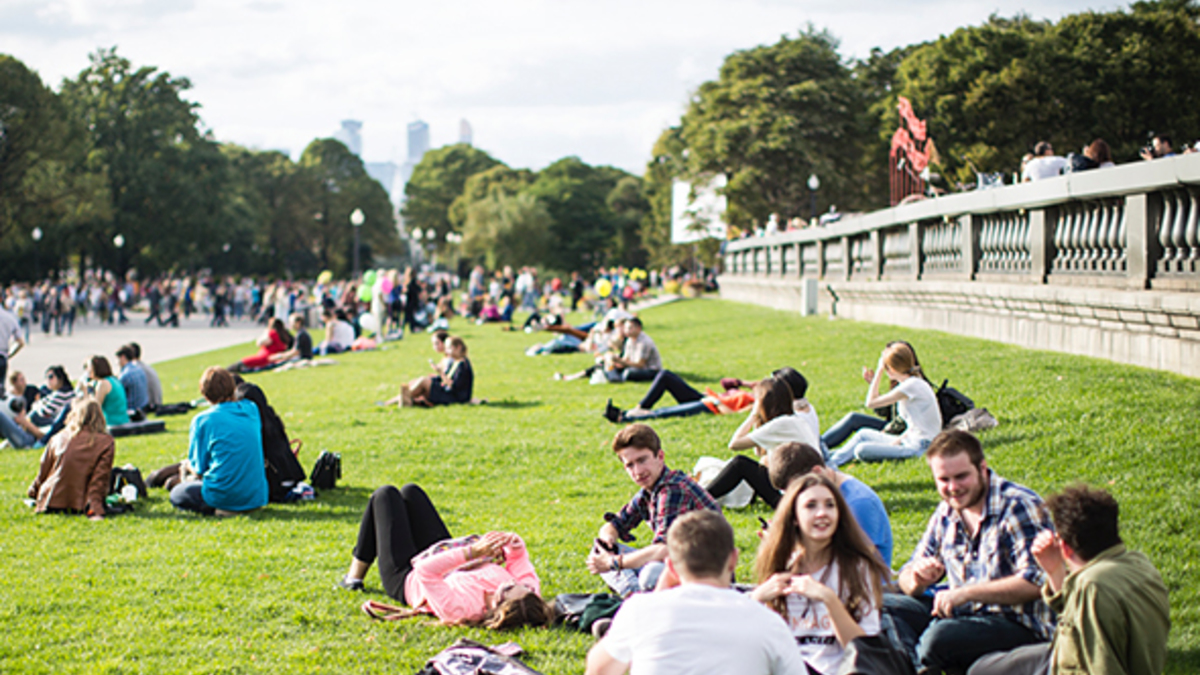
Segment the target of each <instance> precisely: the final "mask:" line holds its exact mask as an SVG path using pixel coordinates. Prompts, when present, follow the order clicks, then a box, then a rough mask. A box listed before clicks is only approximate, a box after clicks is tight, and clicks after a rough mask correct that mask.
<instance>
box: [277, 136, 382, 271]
mask: <svg viewBox="0 0 1200 675" xmlns="http://www.w3.org/2000/svg"><path fill="white" fill-rule="evenodd" d="M300 168H301V169H302V170H303V171H304V172H306V173H307V177H305V178H303V179H301V184H302V185H303V184H310V185H312V186H314V189H315V193H314V195H313V202H312V205H313V206H314V207H315V209H316V210H315V211H314V212H313V213H312V223H313V228H312V235H311V236H310V237H309V242H308V244H309V250H311V251H312V252H313V253H314V254H315V255H316V256H317V257H318V258H319V260H320V262H321V268H322V269H330V270H333V271H334V273H338V274H345V273H346V272H348V271H349V270H350V268H351V266H352V264H353V263H352V260H353V255H354V232H353V230H352V229H351V228H352V226H351V224H350V214H351V213H353V212H354V210H355V209H362V211H363V215H365V216H366V221H365V222H364V223H363V225H362V228H361V230H362V231H361V232H360V238H361V244H362V250H361V251H360V259H361V261H362V264H363V266H364V268H365V267H367V266H369V265H370V261H371V259H372V258H373V257H374V256H376V255H394V254H396V253H399V251H400V238H399V234H398V233H397V231H396V219H395V217H394V216H393V209H392V203H391V201H390V200H389V199H388V196H387V192H386V191H385V190H384V189H383V186H381V185H380V184H379V182H378V181H376V180H375V179H373V178H371V177H370V176H368V175H367V172H366V169H364V168H363V163H362V160H361V159H359V158H358V156H357V155H355V154H354V153H352V152H350V150H349V149H347V148H346V146H345V145H343V144H342V143H341V142H340V141H336V140H334V139H332V138H321V139H317V140H315V141H313V142H312V143H309V145H308V147H307V148H305V149H304V153H303V154H301V156H300ZM290 217H292V218H294V220H293V221H291V222H295V223H300V222H305V221H304V215H303V213H302V212H297V213H293V214H292V216H290Z"/></svg>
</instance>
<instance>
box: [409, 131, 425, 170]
mask: <svg viewBox="0 0 1200 675" xmlns="http://www.w3.org/2000/svg"><path fill="white" fill-rule="evenodd" d="M428 150H429V125H428V124H426V123H424V122H422V121H421V120H417V121H416V122H409V124H408V161H410V162H412V163H413V164H416V163H417V162H420V161H421V158H422V157H424V156H425V153H426V152H427V151H428Z"/></svg>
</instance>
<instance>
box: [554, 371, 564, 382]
mask: <svg viewBox="0 0 1200 675" xmlns="http://www.w3.org/2000/svg"><path fill="white" fill-rule="evenodd" d="M562 379H563V374H562V373H555V374H554V381H555V382H562Z"/></svg>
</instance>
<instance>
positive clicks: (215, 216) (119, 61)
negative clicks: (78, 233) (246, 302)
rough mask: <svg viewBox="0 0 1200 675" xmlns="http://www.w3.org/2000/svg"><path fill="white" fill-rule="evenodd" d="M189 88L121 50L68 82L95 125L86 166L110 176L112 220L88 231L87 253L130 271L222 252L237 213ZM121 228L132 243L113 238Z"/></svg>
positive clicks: (72, 99) (108, 52)
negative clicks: (226, 201)
mask: <svg viewBox="0 0 1200 675" xmlns="http://www.w3.org/2000/svg"><path fill="white" fill-rule="evenodd" d="M190 87H191V84H190V82H189V81H188V80H187V79H186V78H174V77H172V76H171V75H170V74H169V73H165V72H158V69H157V68H154V67H152V66H144V67H141V68H137V69H135V68H134V67H133V65H132V64H131V63H130V61H129V60H127V59H125V58H122V57H119V56H117V53H116V50H115V49H101V50H99V51H97V52H96V53H94V54H92V56H91V65H90V66H89V67H88V68H86V69H85V70H84V71H83V72H81V73H80V74H79V76H78V77H77V78H76V79H74V80H67V81H65V82H64V83H63V86H62V97H63V100H64V102H65V103H66V105H67V107H68V109H69V110H70V111H71V112H72V114H73V115H75V116H76V118H77V119H79V120H81V121H82V122H83V124H85V125H86V128H87V129H88V130H89V135H90V146H89V152H88V157H87V164H86V166H87V169H88V170H90V171H92V172H94V173H103V174H105V175H107V177H108V185H109V193H110V199H109V201H110V204H111V207H112V214H111V218H109V219H108V220H107V222H104V223H97V224H96V226H94V227H91V228H89V229H88V231H87V234H88V237H87V238H86V240H85V241H84V242H81V243H82V245H81V250H80V252H81V253H85V254H90V255H91V256H92V257H93V259H94V260H97V261H100V262H104V263H107V264H108V266H109V267H115V268H117V269H118V271H123V270H124V269H125V268H127V267H129V266H131V265H132V266H137V267H138V268H140V269H142V271H144V272H146V273H150V274H153V273H155V272H157V271H159V270H165V269H172V268H181V267H182V268H187V267H194V266H195V265H197V264H200V263H201V262H202V261H203V260H205V259H206V258H208V257H209V256H211V255H213V254H215V253H216V252H217V251H219V250H221V248H222V247H223V244H224V243H226V242H227V239H228V232H227V231H226V230H227V229H228V227H229V226H230V224H231V223H230V221H229V220H228V218H227V217H226V216H227V214H226V213H225V211H224V209H223V205H222V202H221V194H222V187H223V185H224V181H225V180H226V178H227V174H226V164H225V161H224V157H223V156H222V155H221V153H220V151H219V149H218V147H217V144H216V143H215V142H214V141H213V140H212V139H211V138H209V137H208V135H207V134H203V133H201V132H200V130H199V128H198V124H199V119H198V117H197V115H196V112H195V111H196V108H197V107H198V105H197V104H196V103H193V102H191V101H188V100H186V99H184V98H183V93H184V92H185V91H186V90H187V89H189V88H190ZM117 234H120V235H121V236H122V237H123V238H124V240H125V242H126V245H125V247H124V249H122V250H120V251H118V250H116V249H115V248H114V247H113V245H112V239H113V237H114V235H117Z"/></svg>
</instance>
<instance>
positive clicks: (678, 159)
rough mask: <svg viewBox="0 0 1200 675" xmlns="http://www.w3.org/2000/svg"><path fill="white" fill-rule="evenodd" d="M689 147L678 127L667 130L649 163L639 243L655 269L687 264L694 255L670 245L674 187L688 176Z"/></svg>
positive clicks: (644, 189)
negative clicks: (645, 207)
mask: <svg viewBox="0 0 1200 675" xmlns="http://www.w3.org/2000/svg"><path fill="white" fill-rule="evenodd" d="M685 150H687V145H686V143H685V142H684V140H683V135H682V130H681V129H680V128H679V127H678V126H674V127H668V128H666V129H664V130H663V132H662V133H661V134H659V136H658V140H657V141H655V142H654V149H653V151H652V153H651V158H650V161H649V162H648V163H647V164H646V172H645V175H644V176H643V178H642V194H643V196H644V197H645V199H646V204H647V206H648V207H649V208H648V210H647V211H646V213H645V215H643V216H642V222H641V225H640V227H639V239H640V240H641V244H642V248H643V249H644V250H645V251H646V255H647V257H648V262H649V264H650V265H654V266H656V267H661V266H669V265H675V264H678V263H682V262H684V261H686V260H687V259H688V258H689V257H690V256H691V252H690V251H689V250H688V249H687V247H685V246H678V245H675V244H672V243H671V199H672V193H671V190H672V187H671V186H672V185H673V184H674V182H675V179H676V178H677V177H682V176H686V175H687V170H688V169H687V157H686V154H687V153H685Z"/></svg>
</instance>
